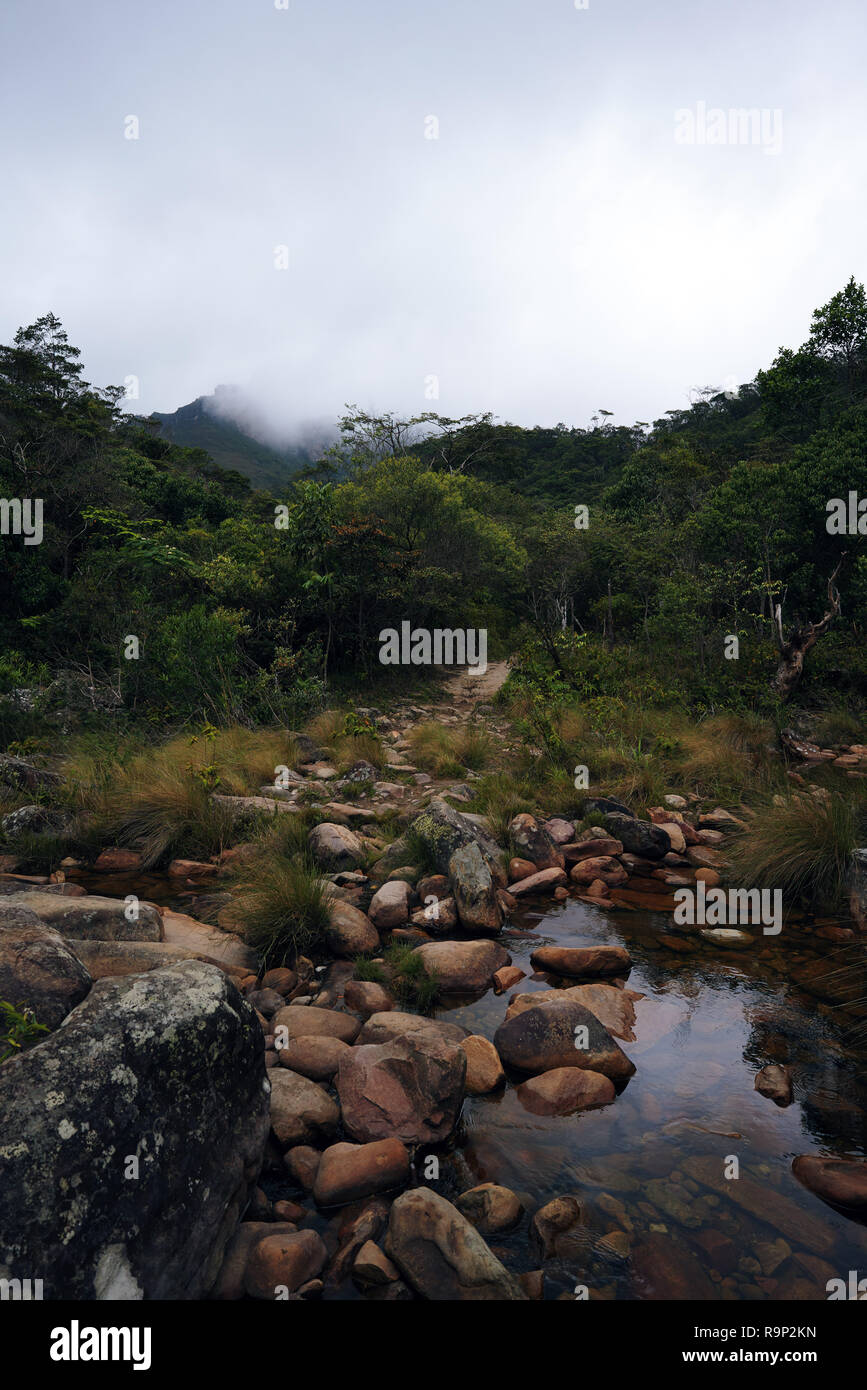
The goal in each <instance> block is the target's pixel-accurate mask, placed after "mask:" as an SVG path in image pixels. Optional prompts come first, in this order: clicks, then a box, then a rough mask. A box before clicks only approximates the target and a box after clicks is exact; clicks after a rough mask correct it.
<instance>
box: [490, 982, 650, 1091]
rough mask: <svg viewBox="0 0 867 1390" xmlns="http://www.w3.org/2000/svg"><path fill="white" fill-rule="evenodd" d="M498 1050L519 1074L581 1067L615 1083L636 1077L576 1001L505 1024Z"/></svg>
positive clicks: (547, 1007)
mask: <svg viewBox="0 0 867 1390" xmlns="http://www.w3.org/2000/svg"><path fill="white" fill-rule="evenodd" d="M585 1029H586V1032H585V1031H584V1030H585ZM579 1030H580V1031H579ZM585 1044H586V1045H585ZM494 1046H495V1047H496V1049H497V1052H498V1053H499V1055H500V1057H501V1059H502V1060H503V1062H504V1063H505V1064H506V1066H511V1067H515V1068H517V1070H518V1071H525V1072H534V1073H535V1072H541V1071H553V1070H554V1068H555V1067H578V1068H580V1069H582V1070H584V1069H586V1070H588V1071H599V1072H602V1073H603V1075H605V1076H609V1077H611V1078H612V1080H615V1081H617V1080H623V1079H625V1078H627V1077H630V1076H631V1075H632V1074H633V1072H634V1071H635V1067H634V1066H633V1065H632V1063H631V1062H630V1060H629V1058H628V1057H627V1056H626V1054H625V1053H624V1052H623V1051H622V1050H621V1049H620V1048H619V1047H618V1045H617V1043H616V1042H615V1041H614V1039H613V1038H612V1037H611V1034H610V1033H609V1032H608V1030H607V1029H606V1028H603V1026H602V1024H601V1023H600V1022H599V1020H598V1018H597V1017H596V1015H595V1014H592V1013H591V1012H590V1010H589V1009H585V1008H584V1006H583V1004H578V1003H576V1002H574V1001H573V1000H568V1001H566V1002H564V1003H562V1004H560V1003H548V1004H538V1005H536V1007H535V1008H531V1009H525V1010H524V1012H523V1013H520V1014H515V1015H514V1016H513V1017H512V1018H509V1019H506V1021H505V1022H504V1023H501V1024H500V1026H499V1028H498V1029H497V1031H496V1033H495V1034H494Z"/></svg>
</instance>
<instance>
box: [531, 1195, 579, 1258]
mask: <svg viewBox="0 0 867 1390" xmlns="http://www.w3.org/2000/svg"><path fill="white" fill-rule="evenodd" d="M583 1223H584V1209H583V1207H582V1205H581V1201H580V1198H578V1197H574V1196H571V1195H569V1196H566V1197H555V1198H554V1200H553V1201H552V1202H546V1204H545V1206H543V1207H540V1208H539V1210H538V1211H537V1212H536V1214H535V1215H534V1217H533V1219H532V1221H531V1222H530V1244H531V1246H532V1247H533V1248H534V1249H535V1250H537V1251H538V1253H539V1254H540V1255H541V1257H542V1259H543V1260H547V1259H550V1258H551V1257H552V1256H554V1255H566V1256H568V1254H569V1253H570V1251H573V1250H574V1248H575V1240H574V1237H573V1238H572V1239H570V1233H572V1232H574V1230H575V1227H577V1226H582V1225H583Z"/></svg>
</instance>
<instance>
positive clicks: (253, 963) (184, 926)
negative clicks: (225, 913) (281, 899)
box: [162, 907, 259, 973]
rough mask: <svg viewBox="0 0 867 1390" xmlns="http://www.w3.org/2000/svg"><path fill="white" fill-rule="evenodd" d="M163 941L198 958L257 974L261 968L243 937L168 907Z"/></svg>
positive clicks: (165, 915)
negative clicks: (190, 952) (204, 956)
mask: <svg viewBox="0 0 867 1390" xmlns="http://www.w3.org/2000/svg"><path fill="white" fill-rule="evenodd" d="M162 919H163V940H164V941H167V942H170V943H171V944H172V945H174V946H184V947H185V948H186V949H187V950H188V951H193V952H195V953H196V954H197V955H199V954H201V955H206V956H208V957H209V958H210V959H212V960H218V961H220V962H222V963H224V964H225V965H238V966H244V967H245V968H246V969H247V970H250V971H253V972H254V973H255V972H257V971H258V969H259V960H258V957H257V955H256V952H255V951H254V950H252V949H251V947H249V946H248V945H247V944H246V942H245V941H243V940H242V939H241V937H240V936H236V935H235V934H234V933H232V932H226V931H221V930H220V929H219V927H211V926H209V925H208V923H207V922H198V921H196V918H195V917H189V916H188V915H187V913H185V912H174V911H173V910H172V909H171V908H169V907H167V908H164V909H163V912H162Z"/></svg>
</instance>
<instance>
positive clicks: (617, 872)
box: [569, 855, 629, 888]
mask: <svg viewBox="0 0 867 1390" xmlns="http://www.w3.org/2000/svg"><path fill="white" fill-rule="evenodd" d="M569 877H570V878H571V880H572V882H573V883H579V884H584V883H593V882H594V881H595V880H596V879H599V880H600V881H601V882H602V883H605V884H607V885H608V887H609V888H612V887H615V886H616V885H617V884H618V883H625V882H626V880H627V878H628V877H629V875H628V874H627V872H626V870H625V869H624V867H623V865H622V864H621V863H620V861H619V860H617V859H612V858H610V857H606V856H604V855H600V856H599V857H598V858H589V859H582V860H580V861H579V863H577V864H573V866H572V868H571V870H570V871H569Z"/></svg>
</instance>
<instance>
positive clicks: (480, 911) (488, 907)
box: [449, 841, 503, 936]
mask: <svg viewBox="0 0 867 1390" xmlns="http://www.w3.org/2000/svg"><path fill="white" fill-rule="evenodd" d="M449 880H450V882H451V885H452V892H453V895H454V900H455V907H456V909H457V914H458V918H459V919H460V924H461V926H462V927H463V929H464V931H468V932H476V933H483V934H485V935H487V936H495V935H496V933H497V932H498V931H499V930H500V928H501V926H502V925H503V909H502V908H501V907H500V903H499V899H498V898H497V887H496V884H495V883H494V879H493V876H492V874H491V869H490V866H489V864H488V862H487V860H486V859H485V856H484V853H483V852H482V849H481V846H480V845H478V844H476V843H475V841H471V842H470V843H469V844H466V845H461V847H460V848H459V849H456V850H455V852H454V854H453V855H452V857H451V859H450V860H449Z"/></svg>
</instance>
